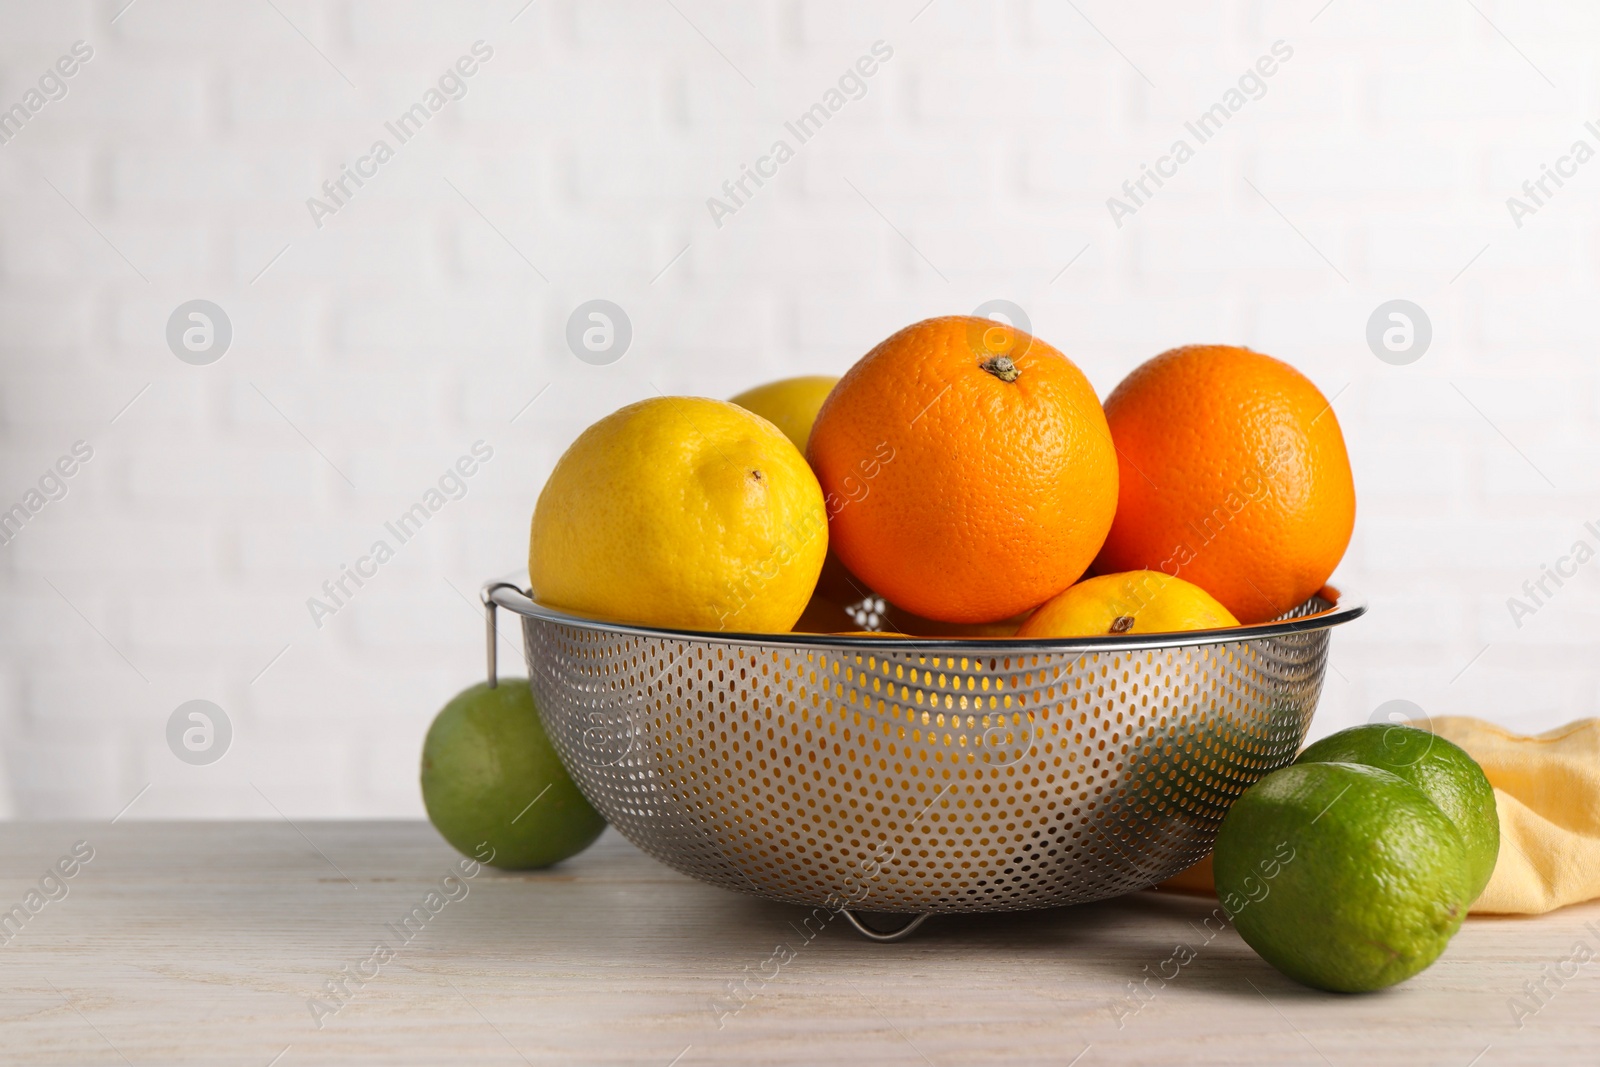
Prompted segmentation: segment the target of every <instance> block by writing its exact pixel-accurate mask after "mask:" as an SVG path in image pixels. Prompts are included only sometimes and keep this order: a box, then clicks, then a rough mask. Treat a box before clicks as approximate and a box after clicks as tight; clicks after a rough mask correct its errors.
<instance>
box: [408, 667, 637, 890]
mask: <svg viewBox="0 0 1600 1067" xmlns="http://www.w3.org/2000/svg"><path fill="white" fill-rule="evenodd" d="M422 802H423V804H424V805H426V806H427V809H428V818H429V819H431V820H433V825H434V827H435V828H436V829H437V830H438V831H439V833H440V834H442V835H443V836H444V839H445V840H446V841H448V842H450V843H451V844H452V845H454V846H455V847H456V848H457V849H459V850H460V851H461V852H463V853H465V854H466V855H469V856H473V857H474V858H476V859H478V860H481V861H482V862H484V863H487V864H489V866H491V867H500V868H503V869H505V870H508V871H521V870H527V869H529V868H532V867H548V866H550V865H551V864H552V863H558V862H560V861H561V860H564V859H566V858H567V857H568V856H575V855H577V854H578V853H580V852H582V851H583V850H584V849H586V848H588V847H589V845H590V844H591V843H592V842H593V841H594V839H595V838H597V837H599V836H600V831H602V830H604V829H605V828H606V821H605V819H603V818H601V817H600V814H599V813H598V812H596V811H595V810H594V809H593V808H591V807H590V806H589V802H588V801H587V800H585V799H584V798H583V794H582V793H580V792H578V787H577V786H576V785H574V784H573V783H572V779H571V778H570V777H568V775H567V771H566V768H564V767H562V766H561V761H560V760H559V759H558V758H556V751H555V749H554V748H553V747H551V744H550V738H549V737H548V736H547V735H546V734H545V732H544V724H543V723H542V722H540V721H539V709H538V708H537V707H535V706H534V703H533V694H532V693H531V692H529V690H528V683H527V681H526V680H525V679H521V678H502V679H501V680H500V684H499V685H498V686H496V687H495V688H493V689H491V688H489V686H488V685H487V684H486V683H480V684H478V685H475V686H473V687H472V688H471V689H465V690H462V691H461V692H460V693H458V694H456V696H455V698H454V699H453V700H451V701H450V703H448V704H446V705H445V706H444V710H442V711H440V712H439V715H438V717H437V718H435V719H434V720H433V725H432V726H430V727H429V728H428V739H427V740H426V741H424V742H423V745H422ZM491 850H492V851H491Z"/></svg>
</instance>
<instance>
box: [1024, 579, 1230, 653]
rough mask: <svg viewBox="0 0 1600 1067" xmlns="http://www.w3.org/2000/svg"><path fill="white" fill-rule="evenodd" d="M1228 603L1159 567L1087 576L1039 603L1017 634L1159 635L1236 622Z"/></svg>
mask: <svg viewBox="0 0 1600 1067" xmlns="http://www.w3.org/2000/svg"><path fill="white" fill-rule="evenodd" d="M1238 625H1239V620H1238V619H1235V618H1234V617H1233V615H1232V614H1231V613H1230V612H1229V611H1228V609H1227V608H1225V607H1223V606H1222V605H1221V604H1219V603H1218V602H1217V600H1216V598H1215V597H1213V596H1212V595H1211V594H1210V593H1208V592H1206V591H1205V590H1204V589H1201V588H1200V587H1199V586H1198V585H1194V584H1193V583H1191V582H1186V581H1184V580H1183V579H1182V578H1174V577H1172V576H1171V575H1169V574H1163V573H1162V572H1160V571H1126V572H1124V573H1122V574H1102V575H1100V576H1099V577H1097V578H1089V579H1086V580H1084V581H1081V582H1079V583H1078V584H1077V585H1074V586H1069V587H1068V588H1067V589H1065V590H1064V591H1062V592H1060V593H1057V594H1056V595H1055V596H1054V597H1052V598H1051V599H1049V600H1047V601H1045V602H1044V604H1043V605H1041V606H1040V607H1039V609H1038V610H1037V611H1035V612H1034V613H1033V614H1032V615H1031V616H1030V617H1029V618H1028V621H1027V622H1025V623H1023V624H1022V628H1021V629H1019V630H1018V631H1017V636H1018V637H1093V636H1096V635H1099V634H1159V633H1173V632H1175V631H1178V630H1214V629H1220V628H1222V627H1225V626H1238Z"/></svg>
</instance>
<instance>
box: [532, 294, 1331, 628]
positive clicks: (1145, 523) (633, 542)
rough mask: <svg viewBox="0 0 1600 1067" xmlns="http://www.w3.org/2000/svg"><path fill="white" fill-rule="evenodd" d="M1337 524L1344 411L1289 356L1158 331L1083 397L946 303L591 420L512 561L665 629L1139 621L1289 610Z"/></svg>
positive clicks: (1208, 620) (1011, 342)
mask: <svg viewBox="0 0 1600 1067" xmlns="http://www.w3.org/2000/svg"><path fill="white" fill-rule="evenodd" d="M1354 522H1355V491H1354V486H1353V482H1352V479H1351V474H1350V464H1349V459H1348V457H1347V455H1346V452H1345V445H1344V439H1343V437H1342V436H1341V434H1340V431H1339V423H1338V419H1337V418H1336V417H1335V416H1334V413H1333V411H1332V409H1331V407H1330V406H1329V404H1328V401H1327V400H1326V399H1325V398H1324V397H1323V395H1322V394H1321V393H1320V392H1318V390H1317V388H1316V386H1314V385H1313V384H1312V383H1311V382H1310V380H1309V379H1307V378H1306V377H1305V376H1304V375H1302V374H1301V373H1300V372H1299V371H1297V370H1295V369H1294V368H1293V367H1290V366H1289V365H1288V364H1286V363H1283V362H1281V361H1279V360H1276V359H1274V358H1272V357H1271V356H1266V355H1263V354H1261V353H1259V352H1253V351H1250V350H1249V349H1245V348H1234V347H1228V346H1216V345H1198V346H1190V347H1186V348H1177V349H1173V350H1172V351H1169V352H1166V353H1163V354H1162V355H1159V356H1156V357H1155V358H1154V359H1151V360H1149V361H1148V362H1146V363H1145V364H1143V365H1142V366H1140V367H1138V368H1137V369H1136V370H1134V371H1133V373H1132V374H1130V375H1129V376H1128V377H1127V378H1126V379H1125V380H1124V381H1123V382H1122V383H1121V384H1120V385H1119V386H1117V388H1116V389H1115V390H1114V391H1113V392H1112V393H1111V394H1110V396H1109V397H1108V398H1107V400H1106V402H1105V404H1104V405H1102V404H1101V402H1100V400H1099V398H1098V397H1097V396H1096V394H1095V391H1094V388H1093V387H1092V386H1091V385H1090V383H1089V380H1088V379H1087V378H1086V377H1085V376H1084V374H1083V372H1082V371H1081V370H1080V369H1079V368H1078V366H1077V365H1076V364H1075V363H1073V362H1072V360H1071V359H1069V358H1068V357H1067V356H1066V355H1064V354H1063V353H1062V352H1060V351H1059V350H1057V349H1055V348H1053V347H1051V346H1050V345H1049V344H1046V343H1045V342H1044V341H1043V340H1040V339H1039V338H1036V337H1033V336H1030V335H1029V334H1027V333H1025V332H1023V331H1021V330H1018V329H1014V328H1013V327H1010V326H1007V325H1003V324H1001V323H999V322H996V321H994V320H990V319H981V318H973V317H969V316H946V317H942V318H934V319H927V320H925V321H923V322H918V323H915V324H913V325H911V326H907V327H906V328H905V329H902V330H900V331H898V332H897V333H895V334H893V335H892V336H890V337H888V338H887V339H885V340H884V341H883V342H882V343H880V344H879V345H877V346H876V347H875V348H873V349H872V350H871V351H870V352H868V353H867V354H866V355H864V356H862V357H861V359H860V360H858V361H857V362H856V364H855V365H854V366H853V367H851V368H850V370H849V371H848V372H847V373H846V374H845V375H844V377H843V378H840V379H838V380H834V379H831V378H825V377H807V378H794V379H787V380H784V381H780V382H774V383H771V384H769V385H766V386H762V387H759V388H757V389H753V390H751V391H749V392H747V393H743V394H741V395H740V396H738V397H735V398H734V399H733V400H732V401H720V400H710V399H705V398H699V397H668V396H662V397H655V398H652V399H648V400H642V401H639V402H638V403H635V404H632V405H629V406H628V407H625V408H623V409H621V410H620V411H617V412H614V413H613V414H611V415H608V416H606V417H605V418H603V419H601V420H600V421H599V422H597V423H595V424H594V425H593V426H591V427H590V428H589V429H588V430H586V431H584V433H583V434H582V435H581V436H579V438H578V439H577V440H576V441H575V442H573V444H572V446H571V447H570V448H568V449H567V451H566V453H565V454H564V455H563V456H562V457H561V459H560V460H559V462H558V463H557V464H556V467H555V470H554V472H553V473H552V474H551V476H550V479H549V481H548V482H547V483H546V485H545V487H544V490H543V492H542V493H541V494H540V496H539V500H538V503H537V505H536V507H535V509H534V514H533V523H532V530H531V536H530V543H529V553H528V571H529V576H530V578H531V580H532V583H533V588H534V591H535V594H536V595H537V597H538V599H539V600H540V601H541V602H542V603H544V604H546V605H547V606H550V607H553V608H558V609H561V610H565V611H569V612H572V613H574V614H578V615H584V616H587V617H591V618H598V619H604V620H608V621H615V622H625V623H634V624H642V625H650V626H659V627H666V628H682V629H693V630H723V631H737V632H783V631H788V630H791V629H802V630H808V631H813V632H817V631H820V632H831V633H850V632H858V631H893V632H898V633H905V634H915V635H930V636H932V635H941V634H966V635H982V636H1010V635H1016V636H1021V637H1029V638H1045V637H1077V636H1089V635H1099V634H1122V633H1155V632H1168V631H1177V630H1197V629H1214V628H1223V627H1231V626H1236V625H1239V624H1241V623H1244V624H1249V623H1257V622H1262V621H1266V620H1269V619H1273V618H1276V617H1278V616H1281V615H1283V614H1285V613H1286V612H1288V611H1290V610H1291V609H1293V608H1295V607H1297V606H1298V605H1300V604H1301V603H1303V602H1304V601H1305V600H1307V599H1308V598H1309V597H1311V596H1313V595H1315V594H1316V593H1317V592H1318V591H1319V590H1320V589H1321V588H1322V586H1323V584H1324V583H1325V582H1326V581H1327V580H1328V578H1329V576H1330V575H1331V574H1332V573H1333V570H1334V568H1335V567H1336V566H1337V565H1338V563H1339V560H1340V558H1341V557H1342V556H1343V554H1344V551H1345V548H1346V546H1347V545H1348V544H1349V541H1350V535H1351V531H1352V528H1353V526H1354ZM1086 575H1089V576H1090V577H1088V578H1087V579H1085V576H1086ZM880 602H881V604H882V609H881V611H874V610H870V608H871V605H874V604H876V603H880ZM866 615H871V616H874V617H873V618H872V619H871V620H870V621H869V620H867V619H865V618H864V617H863V616H866Z"/></svg>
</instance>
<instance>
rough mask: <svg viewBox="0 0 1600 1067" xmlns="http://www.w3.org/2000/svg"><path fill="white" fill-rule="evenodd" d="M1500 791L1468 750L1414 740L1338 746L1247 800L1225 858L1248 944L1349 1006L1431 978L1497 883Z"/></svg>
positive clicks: (1216, 858) (1269, 779)
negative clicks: (1373, 993)
mask: <svg viewBox="0 0 1600 1067" xmlns="http://www.w3.org/2000/svg"><path fill="white" fill-rule="evenodd" d="M1499 851H1500V823H1499V819H1498V816H1497V814H1496V811H1495V800H1494V789H1493V788H1492V787H1491V786H1490V785H1489V781H1488V779H1487V778H1486V777H1484V773H1483V770H1482V768H1480V767H1479V766H1478V765H1477V763H1475V762H1473V760H1472V757H1471V756H1469V755H1467V754H1466V753H1465V752H1463V751H1462V750H1461V749H1460V748H1458V747H1456V746H1455V745H1453V744H1451V743H1450V742H1449V741H1446V740H1445V739H1444V738H1442V737H1437V736H1435V735H1434V734H1432V733H1430V732H1429V731H1426V730H1419V729H1416V728H1415V727H1410V726H1399V725H1385V724H1381V723H1379V724H1373V725H1369V726H1358V727H1355V728H1353V729H1350V730H1345V731H1342V732H1340V733H1337V734H1334V735H1333V736H1332V737H1327V738H1324V739H1323V740H1321V741H1318V742H1317V743H1316V744H1313V745H1312V746H1310V747H1309V748H1307V749H1306V750H1305V751H1304V752H1302V753H1301V754H1300V756H1299V758H1298V759H1297V760H1295V762H1294V763H1293V764H1291V765H1290V766H1288V767H1284V768H1282V769H1280V770H1277V771H1274V772H1272V773H1271V774H1269V775H1267V776H1266V777H1265V778H1263V779H1261V780H1260V781H1259V782H1257V783H1256V784H1255V785H1253V786H1251V787H1250V788H1249V789H1247V790H1245V791H1244V793H1243V794H1242V795H1241V796H1240V797H1239V799H1238V800H1236V801H1235V802H1234V804H1233V807H1232V808H1230V809H1229V811H1228V814H1227V816H1226V817H1225V818H1224V819H1223V821H1222V827H1221V829H1220V830H1219V831H1218V834H1217V843H1216V849H1215V851H1214V852H1213V854H1212V869H1213V872H1214V874H1215V878H1216V889H1217V896H1218V897H1219V898H1220V899H1221V901H1222V905H1223V907H1224V909H1225V910H1226V911H1227V912H1228V915H1229V917H1230V918H1231V919H1232V920H1233V923H1234V927H1235V928H1236V929H1237V930H1238V931H1239V935H1240V936H1241V937H1242V938H1244V940H1245V942H1246V943H1247V944H1249V945H1250V947H1251V948H1254V949H1255V950H1256V951H1257V952H1259V953H1260V954H1261V956H1262V957H1263V958H1264V959H1265V960H1266V961H1267V962H1268V963H1271V964H1272V965H1273V966H1274V967H1276V968H1278V970H1280V971H1282V972H1283V973H1285V974H1287V975H1289V976H1290V977H1291V978H1294V979H1297V980H1298V981H1301V982H1304V983H1305V984H1307V985H1311V986H1316V987H1317V988H1320V989H1329V990H1334V991H1337V992H1344V993H1357V992H1367V991H1370V990H1375V989H1382V988H1383V987H1385V986H1389V985H1393V984H1394V983H1396V982H1399V981H1403V980H1404V979H1406V978H1409V977H1411V976H1412V975H1414V974H1416V973H1417V972H1418V971H1421V970H1422V969H1423V968H1425V967H1427V966H1428V965H1429V964H1430V963H1432V962H1433V961H1434V960H1435V959H1437V958H1438V956H1439V954H1440V953H1441V952H1443V951H1444V948H1445V945H1446V943H1447V942H1449V940H1450V938H1451V937H1452V936H1453V935H1454V934H1455V932H1456V930H1458V929H1459V928H1460V926H1461V921H1462V920H1463V919H1464V918H1466V914H1467V908H1468V907H1469V906H1470V905H1471V904H1472V902H1473V901H1474V900H1476V899H1477V897H1478V894H1479V893H1481V892H1482V891H1483V887H1484V886H1485V885H1487V884H1488V881H1489V877H1490V875H1491V874H1493V872H1494V865H1495V860H1496V858H1497V857H1498V855H1499Z"/></svg>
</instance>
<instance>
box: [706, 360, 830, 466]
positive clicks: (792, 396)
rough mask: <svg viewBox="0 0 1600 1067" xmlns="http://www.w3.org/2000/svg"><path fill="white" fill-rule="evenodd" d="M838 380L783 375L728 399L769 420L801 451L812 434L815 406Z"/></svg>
mask: <svg viewBox="0 0 1600 1067" xmlns="http://www.w3.org/2000/svg"><path fill="white" fill-rule="evenodd" d="M837 384H839V379H838V378H837V377H834V376H832V375H828V374H812V375H808V376H806V377H804V378H782V379H780V380H778V381H775V382H768V383H767V384H766V385H758V386H756V387H755V388H754V389H747V390H745V391H744V392H742V393H740V394H739V395H738V396H736V397H734V398H733V399H732V401H730V402H731V403H734V404H738V405H739V406H740V407H742V408H744V409H745V410H746V411H753V412H755V413H756V414H757V415H760V416H761V417H762V418H763V419H766V420H767V421H768V422H770V423H772V425H774V426H776V427H777V428H778V429H780V430H782V431H783V433H784V436H786V437H788V438H789V440H791V441H793V442H794V447H796V448H798V449H799V450H800V451H801V452H804V451H805V450H806V438H808V437H810V436H811V424H812V423H813V422H816V421H817V409H819V408H820V407H822V402H823V401H824V400H826V399H827V398H828V394H829V393H831V392H833V387H834V386H835V385H837Z"/></svg>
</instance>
